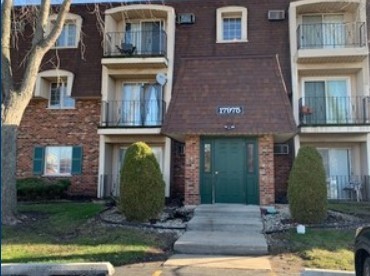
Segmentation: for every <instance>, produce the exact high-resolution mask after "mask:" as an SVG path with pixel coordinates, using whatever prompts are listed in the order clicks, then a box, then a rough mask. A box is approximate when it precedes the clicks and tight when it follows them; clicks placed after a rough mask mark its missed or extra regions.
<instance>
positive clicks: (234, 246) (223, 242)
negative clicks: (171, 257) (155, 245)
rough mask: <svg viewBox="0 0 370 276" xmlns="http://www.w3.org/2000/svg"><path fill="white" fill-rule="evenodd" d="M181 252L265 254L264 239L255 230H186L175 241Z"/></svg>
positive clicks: (176, 248) (265, 244)
mask: <svg viewBox="0 0 370 276" xmlns="http://www.w3.org/2000/svg"><path fill="white" fill-rule="evenodd" d="M174 250H175V251H176V252H178V253H182V254H220V255H244V256H245V255H253V256H255V255H266V254H268V249H267V243H266V239H265V237H264V236H263V235H262V234H259V233H255V232H250V231H246V232H243V233H241V232H239V233H233V234H232V235H230V233H228V232H221V231H212V232H211V231H209V232H208V231H188V232H186V233H185V234H184V235H182V236H181V237H180V238H179V239H178V240H177V241H176V243H175V245H174Z"/></svg>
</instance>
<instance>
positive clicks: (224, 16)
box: [216, 6, 248, 43]
mask: <svg viewBox="0 0 370 276" xmlns="http://www.w3.org/2000/svg"><path fill="white" fill-rule="evenodd" d="M216 22H217V42H221V43H222V42H247V41H248V40H247V8H245V7H237V6H231V7H223V8H219V9H217V20H216Z"/></svg>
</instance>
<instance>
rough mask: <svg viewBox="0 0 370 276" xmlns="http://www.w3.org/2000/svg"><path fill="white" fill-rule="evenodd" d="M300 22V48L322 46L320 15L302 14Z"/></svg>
mask: <svg viewBox="0 0 370 276" xmlns="http://www.w3.org/2000/svg"><path fill="white" fill-rule="evenodd" d="M302 23H303V24H302V25H301V28H302V29H301V33H300V35H301V37H300V38H301V48H322V45H323V39H322V37H323V33H322V16H321V15H314V16H312V15H310V16H303V17H302Z"/></svg>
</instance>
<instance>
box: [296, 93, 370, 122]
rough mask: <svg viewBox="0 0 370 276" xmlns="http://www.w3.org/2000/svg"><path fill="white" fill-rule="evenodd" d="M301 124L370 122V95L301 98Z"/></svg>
mask: <svg viewBox="0 0 370 276" xmlns="http://www.w3.org/2000/svg"><path fill="white" fill-rule="evenodd" d="M299 120H300V125H350V124H369V123H370V97H364V96H357V97H303V98H300V99H299Z"/></svg>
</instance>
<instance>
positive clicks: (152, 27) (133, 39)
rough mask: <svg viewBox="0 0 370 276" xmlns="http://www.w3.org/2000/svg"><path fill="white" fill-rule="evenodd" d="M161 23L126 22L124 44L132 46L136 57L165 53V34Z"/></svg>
mask: <svg viewBox="0 0 370 276" xmlns="http://www.w3.org/2000/svg"><path fill="white" fill-rule="evenodd" d="M163 28H164V26H163V22H162V21H141V22H127V23H126V24H125V35H124V44H125V45H132V47H134V48H133V49H134V52H133V53H135V54H137V55H159V54H164V53H165V52H166V46H167V45H166V40H165V38H166V34H165V32H164V30H163Z"/></svg>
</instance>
